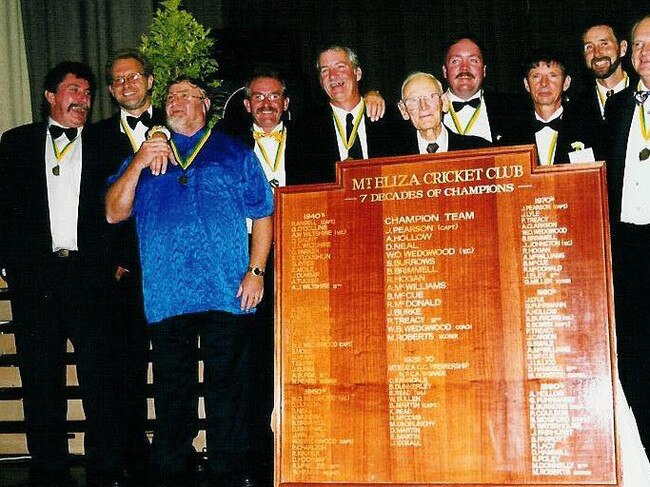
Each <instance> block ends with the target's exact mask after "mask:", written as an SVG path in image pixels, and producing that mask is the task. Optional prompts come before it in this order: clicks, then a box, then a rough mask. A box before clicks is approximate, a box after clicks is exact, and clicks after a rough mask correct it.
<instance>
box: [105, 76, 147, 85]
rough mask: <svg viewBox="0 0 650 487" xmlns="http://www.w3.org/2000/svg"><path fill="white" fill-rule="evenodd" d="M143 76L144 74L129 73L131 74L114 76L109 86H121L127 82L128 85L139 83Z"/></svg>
mask: <svg viewBox="0 0 650 487" xmlns="http://www.w3.org/2000/svg"><path fill="white" fill-rule="evenodd" d="M143 76H144V73H131V74H127V75H126V76H116V77H115V78H113V80H112V81H111V84H112V85H113V86H122V85H123V84H124V83H126V82H127V81H128V82H129V83H135V82H136V81H139V80H140V78H142V77H143Z"/></svg>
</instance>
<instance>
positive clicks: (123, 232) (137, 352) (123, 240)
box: [89, 48, 164, 476]
mask: <svg viewBox="0 0 650 487" xmlns="http://www.w3.org/2000/svg"><path fill="white" fill-rule="evenodd" d="M105 75H106V84H107V85H108V90H109V92H110V93H111V96H112V97H113V98H114V100H115V102H116V103H117V104H118V106H119V112H117V113H115V115H113V116H112V117H109V118H107V119H104V120H102V121H100V122H98V123H96V124H94V125H91V126H90V127H89V132H90V134H89V135H90V136H91V138H90V142H91V144H90V145H89V150H91V151H93V153H94V157H96V158H97V160H98V161H100V166H101V167H102V169H103V170H104V171H105V173H106V178H108V176H110V175H112V174H115V173H116V172H117V170H118V169H119V168H120V166H121V165H122V162H124V160H125V159H126V158H127V157H128V156H130V155H132V154H134V153H135V152H137V151H138V149H139V148H140V146H141V145H142V143H143V142H144V140H145V139H146V134H147V131H148V130H149V129H150V128H151V126H152V125H164V114H163V113H162V112H161V111H159V110H156V109H154V108H153V106H152V104H151V88H152V87H153V81H154V79H153V69H152V66H151V64H150V63H149V61H148V60H147V59H146V58H145V57H144V56H143V55H142V54H141V53H140V52H139V51H137V50H135V49H128V48H127V49H122V50H119V51H117V52H116V53H115V54H114V55H113V56H112V57H111V59H110V60H109V61H108V63H107V64H106V73H105ZM114 231H115V235H114V236H113V238H112V241H111V259H112V262H111V264H112V268H113V280H112V286H111V311H112V313H113V315H112V318H113V321H114V325H115V326H114V332H115V336H114V341H115V343H114V346H115V353H116V360H115V363H116V366H117V367H118V369H119V376H120V378H121V380H120V382H119V384H118V388H117V391H116V392H117V401H116V402H117V404H118V406H119V408H120V414H119V417H120V419H121V421H120V424H119V426H120V433H121V443H122V449H123V462H124V464H125V466H126V467H127V472H128V473H129V474H130V475H133V476H138V475H140V476H142V475H143V474H144V473H145V470H146V468H145V467H146V464H147V462H146V459H147V449H148V440H147V438H146V436H145V429H146V420H147V397H146V384H147V366H148V358H149V337H148V334H147V327H146V320H145V317H144V309H143V302H142V300H143V298H142V282H141V270H140V260H139V255H138V245H137V239H136V233H135V226H134V224H133V221H132V220H127V221H125V222H122V223H120V224H119V225H117V227H116V228H115V229H114Z"/></svg>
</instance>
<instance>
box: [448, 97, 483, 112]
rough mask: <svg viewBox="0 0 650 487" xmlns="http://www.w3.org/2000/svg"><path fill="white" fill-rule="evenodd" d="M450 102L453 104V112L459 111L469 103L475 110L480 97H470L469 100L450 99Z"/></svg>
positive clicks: (479, 102)
mask: <svg viewBox="0 0 650 487" xmlns="http://www.w3.org/2000/svg"><path fill="white" fill-rule="evenodd" d="M451 104H452V105H453V106H454V111H455V112H460V111H461V110H462V109H463V108H465V107H466V106H467V105H469V106H470V107H472V108H473V109H474V110H476V109H477V108H478V106H479V105H480V104H481V99H480V98H472V99H471V100H467V101H452V102H451Z"/></svg>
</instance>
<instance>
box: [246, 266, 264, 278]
mask: <svg viewBox="0 0 650 487" xmlns="http://www.w3.org/2000/svg"><path fill="white" fill-rule="evenodd" d="M248 272H250V273H251V274H253V275H254V276H263V275H264V269H261V268H259V267H249V268H248Z"/></svg>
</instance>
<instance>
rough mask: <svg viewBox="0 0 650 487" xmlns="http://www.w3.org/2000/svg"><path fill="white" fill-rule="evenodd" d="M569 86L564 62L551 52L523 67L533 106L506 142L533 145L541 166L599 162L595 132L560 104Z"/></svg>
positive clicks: (568, 77) (544, 53)
mask: <svg viewBox="0 0 650 487" xmlns="http://www.w3.org/2000/svg"><path fill="white" fill-rule="evenodd" d="M570 85H571V77H570V76H569V75H568V74H567V72H566V69H565V65H564V63H563V62H562V61H561V60H560V58H559V56H557V55H556V54H554V53H548V52H540V53H536V54H535V55H533V56H531V57H530V61H529V62H528V63H527V64H526V69H525V77H524V87H525V88H526V91H527V92H528V93H529V94H530V99H531V101H532V106H531V108H530V110H529V112H528V114H527V116H526V117H525V119H524V120H523V121H522V122H521V123H519V124H518V125H517V127H516V132H515V133H514V134H513V135H512V138H510V137H509V138H507V139H506V141H507V142H508V143H515V144H535V145H536V146H537V156H538V163H539V164H540V165H542V166H548V165H551V164H563V163H569V162H590V161H591V162H593V161H595V160H600V159H602V153H601V151H600V149H599V145H598V144H597V142H598V141H597V134H598V131H597V129H596V128H595V127H594V125H593V124H590V123H589V121H588V120H584V119H583V118H582V117H581V116H580V111H579V110H575V109H574V108H573V107H572V106H571V105H570V104H568V103H564V102H563V96H564V93H565V92H566V91H567V90H568V89H569V86H570Z"/></svg>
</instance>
